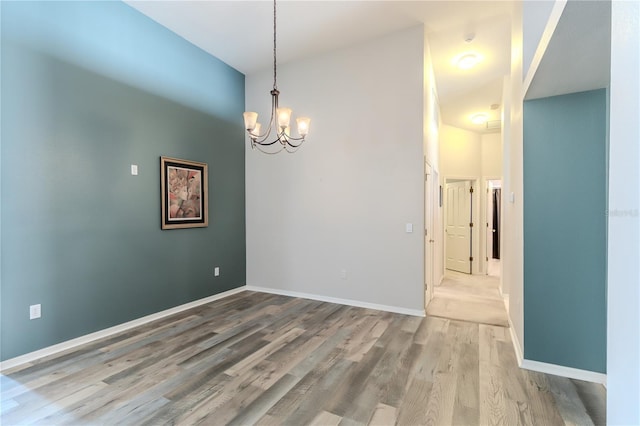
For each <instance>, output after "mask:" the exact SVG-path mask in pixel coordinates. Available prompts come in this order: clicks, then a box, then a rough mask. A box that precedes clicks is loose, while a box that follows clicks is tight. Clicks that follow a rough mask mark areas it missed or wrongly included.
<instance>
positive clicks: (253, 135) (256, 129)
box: [249, 123, 262, 139]
mask: <svg viewBox="0 0 640 426" xmlns="http://www.w3.org/2000/svg"><path fill="white" fill-rule="evenodd" d="M261 128H262V124H260V123H256V124H255V127H254V128H253V129H251V131H250V132H249V134H250V135H251V138H252V139H256V138H258V137H259V136H260V129H261Z"/></svg>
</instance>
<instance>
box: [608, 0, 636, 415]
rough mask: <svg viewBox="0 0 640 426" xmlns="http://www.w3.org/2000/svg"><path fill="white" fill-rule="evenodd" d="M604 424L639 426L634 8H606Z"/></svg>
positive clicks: (629, 5)
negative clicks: (607, 114) (607, 122)
mask: <svg viewBox="0 0 640 426" xmlns="http://www.w3.org/2000/svg"><path fill="white" fill-rule="evenodd" d="M611 12H612V14H611V28H612V32H611V91H610V133H609V137H610V141H609V143H610V150H609V154H610V157H609V230H608V246H609V249H608V250H609V253H608V275H609V276H608V297H607V302H608V309H607V423H608V424H616V425H618V424H619V425H622V424H629V425H632V424H633V425H637V424H640V404H639V403H638V402H639V401H640V314H639V312H640V265H639V263H638V259H640V214H639V211H640V173H639V171H638V170H639V169H640V167H639V166H640V149H639V147H638V141H639V140H640V125H639V123H638V117H640V108H639V105H640V96H639V94H640V85H639V84H638V75H640V30H639V24H638V22H639V21H640V3H638V2H618V1H614V2H612V3H611Z"/></svg>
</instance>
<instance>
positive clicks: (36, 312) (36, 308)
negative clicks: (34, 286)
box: [29, 304, 42, 319]
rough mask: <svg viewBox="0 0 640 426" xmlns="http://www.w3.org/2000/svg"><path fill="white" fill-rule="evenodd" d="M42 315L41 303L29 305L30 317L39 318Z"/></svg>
mask: <svg viewBox="0 0 640 426" xmlns="http://www.w3.org/2000/svg"><path fill="white" fill-rule="evenodd" d="M41 316H42V310H41V305H40V304H37V305H31V306H29V319H37V318H40V317H41Z"/></svg>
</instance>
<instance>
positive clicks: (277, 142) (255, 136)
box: [243, 0, 311, 154]
mask: <svg viewBox="0 0 640 426" xmlns="http://www.w3.org/2000/svg"><path fill="white" fill-rule="evenodd" d="M276 47H277V45H276V0H273V90H271V118H270V120H269V127H268V128H267V130H266V131H265V132H264V133H260V131H261V128H262V125H261V124H260V123H258V122H257V121H258V113H257V112H251V111H247V112H245V113H244V114H243V116H244V128H245V129H247V133H248V134H249V138H250V139H251V148H252V149H254V148H257V149H258V150H259V151H261V152H264V153H265V154H277V153H279V152H281V151H283V150H284V151H287V152H289V153H291V152H295V151H297V149H298V148H299V147H300V145H302V143H303V142H304V141H305V137H306V136H307V134H308V133H309V123H310V122H311V119H310V118H308V117H299V118H298V119H297V120H296V123H297V125H298V134H299V135H300V136H299V137H297V138H294V137H293V136H291V134H290V131H289V122H290V121H291V109H290V108H284V107H280V106H279V105H278V96H279V95H280V91H279V90H278V84H277V79H276V77H277V75H278V67H277V60H276ZM272 130H273V131H274V132H275V135H274V139H273V140H272V141H268V139H269V137H270V136H271V131H272ZM269 147H271V148H269Z"/></svg>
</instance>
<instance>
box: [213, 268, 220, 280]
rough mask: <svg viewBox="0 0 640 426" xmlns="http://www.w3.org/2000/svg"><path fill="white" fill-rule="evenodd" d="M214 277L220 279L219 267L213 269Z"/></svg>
mask: <svg viewBox="0 0 640 426" xmlns="http://www.w3.org/2000/svg"><path fill="white" fill-rule="evenodd" d="M213 276H214V277H219V276H220V267H219V266H216V267H215V268H214V269H213Z"/></svg>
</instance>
